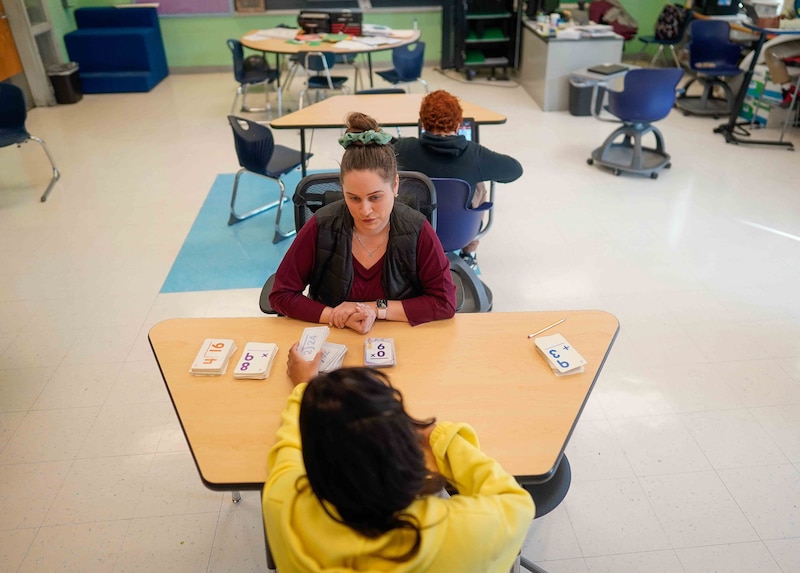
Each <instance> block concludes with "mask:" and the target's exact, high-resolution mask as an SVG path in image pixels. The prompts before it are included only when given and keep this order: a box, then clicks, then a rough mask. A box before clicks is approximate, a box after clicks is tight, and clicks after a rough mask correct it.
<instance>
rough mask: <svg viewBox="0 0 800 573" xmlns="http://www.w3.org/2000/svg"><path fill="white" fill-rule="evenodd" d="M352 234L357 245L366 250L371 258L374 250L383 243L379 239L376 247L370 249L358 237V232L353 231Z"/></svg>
mask: <svg viewBox="0 0 800 573" xmlns="http://www.w3.org/2000/svg"><path fill="white" fill-rule="evenodd" d="M353 234H354V235H355V236H356V241H358V244H359V245H361V248H362V249H364V250H365V251H367V256H368V257H369V258H370V259H371V258H372V257H373V256H374V255H375V251H377V250H378V249H380V248H381V246H382V245H383V241H381V242H380V244H379V245H378V246H377V247H375V248H374V249H372V250H371V251H370V250H369V249H368V248H367V246H366V245H365V244H364V241H362V240H361V237H359V236H358V233H356V232H355V231H353Z"/></svg>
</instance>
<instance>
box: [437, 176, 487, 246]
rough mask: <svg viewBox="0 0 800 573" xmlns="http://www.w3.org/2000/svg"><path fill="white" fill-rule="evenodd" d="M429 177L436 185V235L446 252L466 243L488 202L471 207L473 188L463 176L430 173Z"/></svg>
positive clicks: (480, 221)
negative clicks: (475, 207)
mask: <svg viewBox="0 0 800 573" xmlns="http://www.w3.org/2000/svg"><path fill="white" fill-rule="evenodd" d="M431 181H433V186H434V187H435V188H436V235H437V236H438V237H439V241H441V243H442V247H444V250H445V252H448V253H449V252H451V251H455V250H458V249H460V248H462V247H465V246H466V245H467V244H469V243H470V241H472V240H473V239H474V238H475V237H476V236H477V235H478V232H479V231H480V230H481V223H482V222H483V214H484V212H485V211H486V210H487V209H488V208H490V207H491V206H492V205H491V203H484V204H483V205H482V206H481V208H478V209H473V208H471V207H470V199H471V196H472V188H471V187H470V185H469V183H467V182H466V181H464V180H463V179H454V178H449V177H432V178H431Z"/></svg>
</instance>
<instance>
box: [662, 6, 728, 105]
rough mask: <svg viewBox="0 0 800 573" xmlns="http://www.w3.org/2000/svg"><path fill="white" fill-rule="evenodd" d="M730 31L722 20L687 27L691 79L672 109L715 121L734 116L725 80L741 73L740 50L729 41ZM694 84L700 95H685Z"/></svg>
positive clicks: (696, 22) (707, 21)
mask: <svg viewBox="0 0 800 573" xmlns="http://www.w3.org/2000/svg"><path fill="white" fill-rule="evenodd" d="M730 29H731V28H730V24H728V22H726V21H724V20H695V21H693V22H692V23H691V25H690V26H689V34H690V35H691V39H690V41H689V44H687V46H686V47H687V48H688V49H689V67H690V68H691V69H692V72H693V74H694V77H693V78H692V79H691V80H690V81H689V82H688V83H687V84H686V85H685V86H684V87H683V90H682V93H681V95H680V96H679V97H678V98H677V99H676V100H675V107H677V108H678V109H681V110H682V111H683V113H684V115H710V116H712V117H714V118H715V119H716V118H718V117H720V116H723V115H729V114H731V113H733V106H734V104H735V101H734V100H735V97H734V96H733V93H732V92H731V88H730V86H728V82H727V81H726V80H727V79H728V78H731V77H733V76H737V75H739V74H741V73H742V70H740V69H739V58H740V56H741V53H742V47H741V46H740V45H739V44H735V43H733V42H731V41H730V40H729V38H728V37H729V35H730ZM695 82H699V83H701V84H702V85H703V92H702V94H701V95H688V94H689V88H690V87H691V86H692V84H694V83H695ZM715 88H717V89H720V90H722V92H723V93H724V94H725V97H724V98H718V97H715V96H714V89H715Z"/></svg>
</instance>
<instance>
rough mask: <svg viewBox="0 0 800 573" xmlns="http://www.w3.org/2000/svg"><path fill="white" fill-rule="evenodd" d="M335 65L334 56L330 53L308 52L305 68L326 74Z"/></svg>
mask: <svg viewBox="0 0 800 573" xmlns="http://www.w3.org/2000/svg"><path fill="white" fill-rule="evenodd" d="M335 65H336V54H334V53H332V52H308V53H307V54H306V61H305V67H306V69H307V70H311V71H313V72H327V71H328V70H330V69H331V68H332V67H333V66H335Z"/></svg>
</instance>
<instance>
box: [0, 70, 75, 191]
mask: <svg viewBox="0 0 800 573" xmlns="http://www.w3.org/2000/svg"><path fill="white" fill-rule="evenodd" d="M27 118H28V108H27V107H26V106H25V96H24V95H23V94H22V90H21V89H19V88H18V87H17V86H15V85H12V84H4V83H0V147H8V146H10V145H16V146H17V147H21V146H22V144H23V143H27V142H28V141H31V140H32V141H35V142H36V143H38V144H39V145H41V146H42V148H43V149H44V152H45V154H46V155H47V159H48V160H49V161H50V165H51V166H52V167H53V177H52V179H50V183H49V184H48V185H47V189H45V191H44V195H42V197H41V201H42V202H44V201H47V197H48V195H50V191H52V190H53V186H54V185H55V184H56V181H58V180H59V178H60V177H61V173H59V171H58V168H57V167H56V164H55V161H53V157H52V156H51V155H50V151H49V150H48V149H47V145H45V142H44V141H43V140H41V139H39V138H38V137H35V136H33V135H31V134H30V133H28V130H27V129H26V128H25V120H26V119H27Z"/></svg>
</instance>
